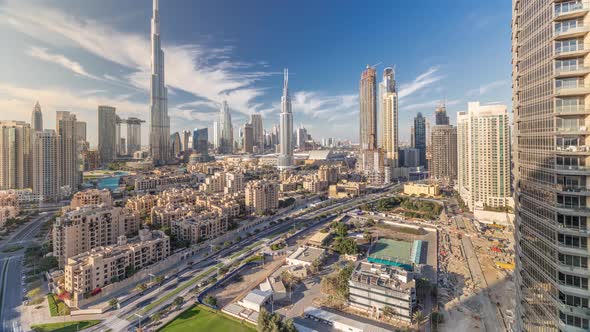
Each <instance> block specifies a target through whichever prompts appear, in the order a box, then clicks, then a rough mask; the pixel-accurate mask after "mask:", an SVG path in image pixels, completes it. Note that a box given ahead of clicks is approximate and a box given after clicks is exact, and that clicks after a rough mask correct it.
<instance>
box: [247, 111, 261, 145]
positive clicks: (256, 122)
mask: <svg viewBox="0 0 590 332" xmlns="http://www.w3.org/2000/svg"><path fill="white" fill-rule="evenodd" d="M250 123H251V124H252V129H253V131H254V132H253V134H254V145H255V146H257V147H258V149H259V150H260V151H262V150H263V149H264V127H263V124H262V115H260V114H257V113H254V114H252V115H250Z"/></svg>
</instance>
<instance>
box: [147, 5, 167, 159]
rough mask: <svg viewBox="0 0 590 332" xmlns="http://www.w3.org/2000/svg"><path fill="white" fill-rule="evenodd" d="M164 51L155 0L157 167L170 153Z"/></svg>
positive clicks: (153, 138)
mask: <svg viewBox="0 0 590 332" xmlns="http://www.w3.org/2000/svg"><path fill="white" fill-rule="evenodd" d="M164 63H165V61H164V51H162V45H161V42H160V13H159V8H158V0H154V6H153V15H152V71H151V74H152V76H151V84H150V87H151V93H150V97H151V98H150V155H151V156H152V161H153V162H154V164H156V165H163V164H166V163H167V162H168V161H169V160H170V158H171V157H172V153H171V152H170V117H169V116H168V88H166V82H165V80H164V77H165V76H164Z"/></svg>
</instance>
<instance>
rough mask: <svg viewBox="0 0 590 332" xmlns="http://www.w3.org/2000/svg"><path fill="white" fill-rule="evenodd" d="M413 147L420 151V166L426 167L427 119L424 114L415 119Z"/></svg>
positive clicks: (419, 114)
mask: <svg viewBox="0 0 590 332" xmlns="http://www.w3.org/2000/svg"><path fill="white" fill-rule="evenodd" d="M413 128H414V131H413V137H412V143H413V144H412V147H413V148H416V149H418V150H419V151H420V166H426V119H425V118H424V116H422V113H420V112H418V115H416V117H415V118H414V127H413Z"/></svg>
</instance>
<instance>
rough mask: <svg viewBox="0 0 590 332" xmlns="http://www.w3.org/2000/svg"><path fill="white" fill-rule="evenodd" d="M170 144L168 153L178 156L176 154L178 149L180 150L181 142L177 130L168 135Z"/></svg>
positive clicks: (178, 153)
mask: <svg viewBox="0 0 590 332" xmlns="http://www.w3.org/2000/svg"><path fill="white" fill-rule="evenodd" d="M170 144H171V146H170V153H172V157H173V158H176V157H178V155H180V151H182V146H181V145H182V143H181V141H180V134H179V133H178V132H175V133H173V134H172V135H170Z"/></svg>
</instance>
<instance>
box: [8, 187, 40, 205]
mask: <svg viewBox="0 0 590 332" xmlns="http://www.w3.org/2000/svg"><path fill="white" fill-rule="evenodd" d="M12 195H16V197H17V200H18V203H19V204H30V203H39V202H40V201H41V196H40V195H39V194H36V193H34V192H33V190H32V189H30V188H25V189H8V190H0V200H2V197H6V199H12V197H13V196H12ZM0 205H1V203H0Z"/></svg>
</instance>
